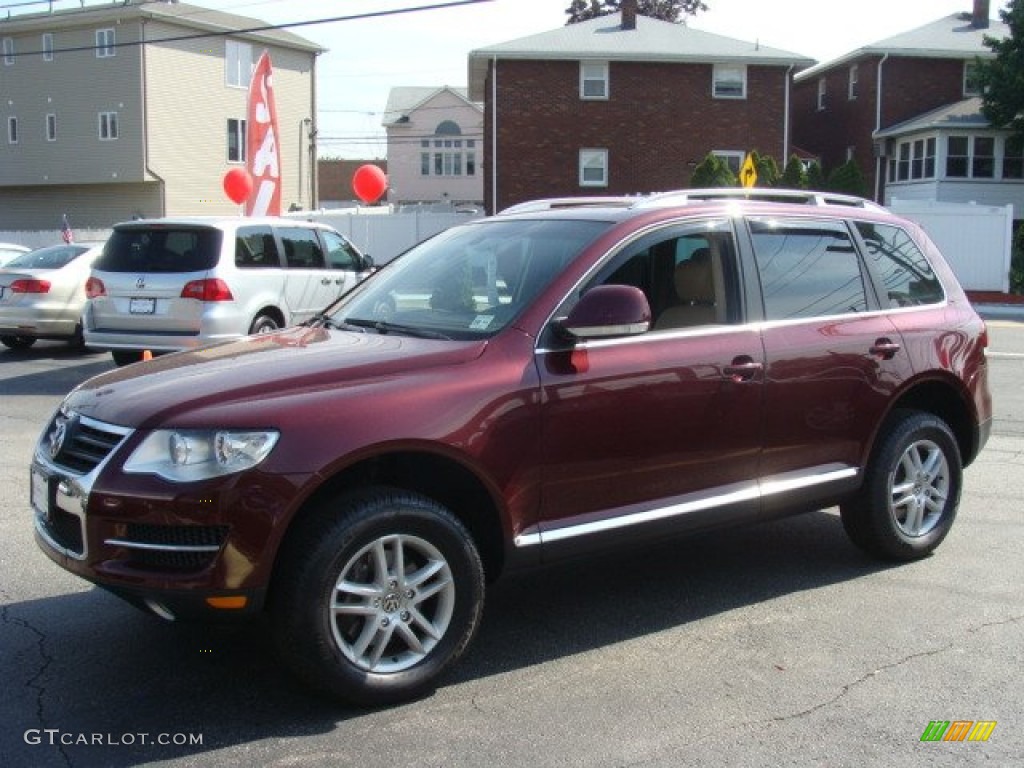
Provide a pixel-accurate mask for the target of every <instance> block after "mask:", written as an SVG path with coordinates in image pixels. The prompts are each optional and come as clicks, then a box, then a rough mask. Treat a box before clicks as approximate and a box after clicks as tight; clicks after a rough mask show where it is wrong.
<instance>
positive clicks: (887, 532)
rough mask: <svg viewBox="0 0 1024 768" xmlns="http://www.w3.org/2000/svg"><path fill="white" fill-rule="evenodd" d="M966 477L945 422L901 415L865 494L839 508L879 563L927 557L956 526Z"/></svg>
mask: <svg viewBox="0 0 1024 768" xmlns="http://www.w3.org/2000/svg"><path fill="white" fill-rule="evenodd" d="M962 476H963V462H962V459H961V457H960V449H959V447H958V445H957V442H956V439H955V438H954V437H953V433H952V431H951V430H950V428H949V426H948V425H947V424H946V422H944V421H943V420H942V419H940V418H939V417H937V416H934V415H932V414H930V413H923V412H920V411H897V412H895V413H894V414H893V416H892V417H891V418H890V420H889V422H888V423H887V428H886V431H885V432H883V433H882V434H881V435H880V437H879V443H878V444H877V446H876V448H875V451H874V453H873V454H872V458H871V462H870V464H869V465H868V468H867V475H866V476H865V478H864V486H863V487H862V489H861V491H860V493H859V494H857V496H856V497H855V498H853V499H851V500H850V501H848V502H846V503H844V504H843V505H842V506H841V507H840V512H841V514H842V520H843V527H844V528H845V529H846V532H847V533H848V534H849V536H850V538H851V539H852V540H853V542H854V543H855V544H856V545H857V546H859V547H860V548H861V549H863V550H865V551H866V552H868V553H869V554H872V555H874V556H876V557H881V558H884V559H889V560H914V559H917V558H920V557H924V556H925V555H928V554H930V553H931V552H932V551H933V550H934V549H935V548H936V547H937V546H939V544H940V543H941V542H942V540H943V539H944V538H946V534H948V533H949V530H950V528H951V527H952V526H953V520H954V519H955V518H956V512H957V507H958V506H959V504H960V487H961V483H962Z"/></svg>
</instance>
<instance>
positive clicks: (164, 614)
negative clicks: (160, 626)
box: [144, 597, 174, 621]
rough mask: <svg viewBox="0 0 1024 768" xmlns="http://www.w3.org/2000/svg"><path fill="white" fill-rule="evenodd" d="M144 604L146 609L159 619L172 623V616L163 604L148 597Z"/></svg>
mask: <svg viewBox="0 0 1024 768" xmlns="http://www.w3.org/2000/svg"><path fill="white" fill-rule="evenodd" d="M144 602H145V603H146V607H147V608H149V610H151V611H152V612H153V613H155V614H156V615H157V616H159V617H160V618H161V619H164V620H166V621H174V614H173V613H171V610H170V608H168V607H167V606H166V605H164V604H163V603H158V602H157V601H156V600H151V599H150V598H148V597H147V598H146V600H145V601H144Z"/></svg>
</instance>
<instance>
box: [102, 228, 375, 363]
mask: <svg viewBox="0 0 1024 768" xmlns="http://www.w3.org/2000/svg"><path fill="white" fill-rule="evenodd" d="M371 269H372V261H371V260H370V259H369V257H367V256H365V255H363V254H362V253H360V252H359V251H358V249H356V248H355V246H353V245H352V243H350V242H349V241H348V240H347V239H346V238H345V237H344V236H343V235H342V234H341V233H339V232H337V231H335V230H334V229H332V228H331V227H329V226H327V225H325V224H319V223H316V222H307V221H297V220H295V219H278V218H265V219H256V218H238V217H235V218H203V217H196V218H174V219H152V220H145V219H144V220H139V221H132V222H126V223H123V224H118V225H116V226H115V227H114V230H113V233H112V234H111V236H110V239H109V240H108V241H107V244H106V247H105V248H104V250H103V254H102V255H101V256H100V257H99V258H97V259H96V261H95V262H94V263H93V266H92V272H91V275H90V277H89V281H88V283H87V284H86V296H87V298H88V301H87V302H86V306H85V310H84V312H83V315H82V328H83V334H84V337H85V344H86V345H87V346H88V347H91V348H93V349H101V350H102V349H107V350H110V351H111V353H112V354H113V356H114V361H115V362H116V363H117V364H118V365H126V364H128V363H132V362H136V361H137V360H141V359H142V357H143V354H144V352H145V351H147V350H148V351H151V352H153V353H155V354H160V353H163V352H172V351H177V350H182V349H191V348H195V347H200V346H206V345H208V344H211V343H213V342H217V341H223V340H225V339H232V338H238V337H239V336H245V335H247V334H257V333H269V332H271V331H274V330H276V329H278V328H284V327H286V326H289V325H296V324H298V323H301V322H303V321H305V320H307V319H309V318H310V317H312V316H313V315H314V314H316V313H317V312H319V311H320V310H322V309H323V308H324V307H326V306H327V305H328V304H330V303H331V302H332V301H334V300H335V299H336V298H337V297H338V296H340V295H341V294H342V293H344V292H345V291H347V290H349V289H350V288H352V287H353V286H354V285H355V284H356V283H357V282H358V281H359V280H360V279H362V278H363V277H365V276H366V275H367V274H369V272H370V271H371Z"/></svg>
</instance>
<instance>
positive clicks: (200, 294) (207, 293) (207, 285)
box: [181, 278, 235, 301]
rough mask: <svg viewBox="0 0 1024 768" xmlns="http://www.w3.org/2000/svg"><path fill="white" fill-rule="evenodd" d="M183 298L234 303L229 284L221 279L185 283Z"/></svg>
mask: <svg viewBox="0 0 1024 768" xmlns="http://www.w3.org/2000/svg"><path fill="white" fill-rule="evenodd" d="M181 298H183V299H198V300H199V301H234V300H235V297H234V296H232V295H231V289H230V288H228V284H227V283H225V282H224V281H223V280H221V279H220V278H214V279H209V280H193V281H192V282H190V283H185V287H184V288H182V289H181Z"/></svg>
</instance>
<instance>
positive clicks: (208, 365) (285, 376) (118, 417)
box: [66, 327, 487, 427]
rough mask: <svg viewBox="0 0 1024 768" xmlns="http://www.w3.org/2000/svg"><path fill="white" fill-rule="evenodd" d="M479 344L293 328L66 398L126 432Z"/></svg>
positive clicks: (150, 364)
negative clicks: (126, 429)
mask: <svg viewBox="0 0 1024 768" xmlns="http://www.w3.org/2000/svg"><path fill="white" fill-rule="evenodd" d="M486 346H487V342H486V341H484V340H480V341H435V340H428V339H416V338H411V337H408V336H398V335H394V334H388V335H381V334H377V333H350V332H342V331H334V330H327V329H325V328H304V327H296V328H290V329H288V330H285V331H281V332H278V333H274V334H266V335H260V336H252V337H248V338H245V339H240V340H238V341H232V342H226V343H224V344H217V345H214V346H210V347H205V348H203V349H198V350H194V351H189V352H179V353H176V354H172V355H166V356H162V357H157V358H154V359H153V360H149V361H145V362H143V363H138V364H135V365H130V366H127V367H125V368H119V369H117V370H114V371H110V372H108V373H104V374H100V375H99V376H96V377H94V378H92V379H89V380H88V381H86V382H85V383H83V384H81V385H80V386H79V387H77V388H76V389H75V390H74V391H73V392H72V393H71V394H70V395H68V398H67V401H66V405H67V407H69V408H70V409H72V410H74V411H77V412H78V413H81V414H82V415H84V416H89V417H91V418H94V419H99V420H100V421H103V422H106V423H109V424H117V425H120V426H124V427H155V426H158V425H159V424H161V423H164V422H166V421H168V420H170V419H173V418H174V417H175V416H176V415H179V414H185V413H188V412H191V411H196V410H199V409H203V408H207V407H211V406H213V407H216V406H220V405H227V404H232V403H235V404H237V403H252V402H254V401H258V400H266V399H271V398H275V397H280V396H287V395H295V396H299V395H302V394H304V393H314V392H322V391H324V390H333V389H339V388H342V387H349V386H356V385H358V384H365V383H371V382H376V381H380V380H382V379H385V378H391V377H394V376H396V375H399V374H405V373H409V372H413V371H422V370H424V369H427V368H434V367H437V366H444V365H460V364H463V363H466V362H469V361H471V360H474V359H476V358H478V357H479V356H480V355H481V354H482V353H483V351H484V349H485V348H486Z"/></svg>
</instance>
